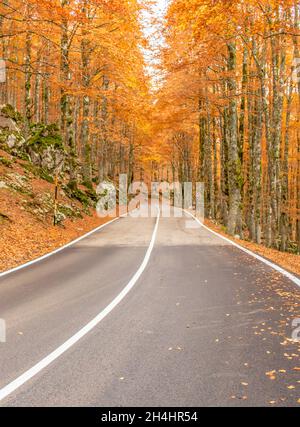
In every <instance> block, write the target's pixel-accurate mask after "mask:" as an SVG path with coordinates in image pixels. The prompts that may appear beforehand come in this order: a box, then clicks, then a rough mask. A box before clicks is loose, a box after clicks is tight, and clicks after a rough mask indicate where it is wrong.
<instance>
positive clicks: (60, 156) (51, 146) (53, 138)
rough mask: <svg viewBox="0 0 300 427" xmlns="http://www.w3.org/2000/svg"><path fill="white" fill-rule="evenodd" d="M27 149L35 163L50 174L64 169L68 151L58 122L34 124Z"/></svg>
mask: <svg viewBox="0 0 300 427" xmlns="http://www.w3.org/2000/svg"><path fill="white" fill-rule="evenodd" d="M26 150H27V152H28V153H29V154H30V157H31V160H32V162H33V164H35V165H36V166H39V167H40V168H42V169H43V170H45V171H48V172H50V174H53V173H57V172H59V171H61V170H62V168H63V165H64V160H65V155H66V153H65V150H64V146H63V140H62V137H61V134H60V132H59V129H58V126H57V125H56V124H51V125H44V124H42V123H38V124H35V125H32V126H31V136H30V137H29V138H28V140H27V143H26Z"/></svg>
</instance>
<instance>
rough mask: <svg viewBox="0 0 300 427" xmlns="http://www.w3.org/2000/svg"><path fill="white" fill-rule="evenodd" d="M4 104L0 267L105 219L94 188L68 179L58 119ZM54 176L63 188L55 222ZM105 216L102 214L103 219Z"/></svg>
mask: <svg viewBox="0 0 300 427" xmlns="http://www.w3.org/2000/svg"><path fill="white" fill-rule="evenodd" d="M27 132H28V136H27V137H26V129H25V126H24V123H23V120H22V117H21V115H20V114H19V113H18V112H16V111H15V110H14V109H13V108H12V107H11V106H2V107H0V246H1V248H4V249H3V250H2V252H1V254H0V270H5V269H7V268H10V267H12V266H15V265H18V264H20V263H22V262H25V261H27V260H29V259H32V258H35V257H37V256H39V255H41V254H43V253H46V252H48V251H49V250H51V249H53V248H55V247H57V246H59V245H62V244H63V243H65V242H67V241H69V240H72V239H73V238H75V237H77V236H78V235H80V234H83V233H84V232H85V231H88V230H90V229H92V228H94V227H96V226H97V225H99V224H100V223H101V220H100V219H99V218H97V217H96V215H95V209H94V207H95V204H96V202H97V196H96V192H95V188H92V187H90V188H87V187H85V186H84V185H80V184H79V185H78V186H77V187H76V188H71V187H70V186H69V184H68V171H66V170H65V167H64V163H65V158H66V153H65V151H64V148H63V145H62V139H61V136H60V134H59V132H58V128H57V127H56V126H55V125H49V126H45V125H43V124H35V125H32V126H31V128H30V129H29V131H27ZM55 176H57V177H58V182H59V187H58V188H59V190H58V201H57V211H56V216H55V220H56V223H57V226H55V227H54V226H53V223H54V212H55V209H54V194H55V185H54V181H55ZM79 182H80V177H79ZM102 222H103V220H102Z"/></svg>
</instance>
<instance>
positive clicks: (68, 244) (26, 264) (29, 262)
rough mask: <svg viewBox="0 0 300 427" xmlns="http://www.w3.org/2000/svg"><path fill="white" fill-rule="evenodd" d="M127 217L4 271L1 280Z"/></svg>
mask: <svg viewBox="0 0 300 427" xmlns="http://www.w3.org/2000/svg"><path fill="white" fill-rule="evenodd" d="M127 215H128V212H127V213H125V214H123V215H120V216H119V217H117V218H114V219H112V220H111V221H108V222H106V223H105V224H102V225H100V226H99V227H97V228H94V230H92V231H89V232H88V233H86V234H84V235H83V236H80V237H78V238H77V239H75V240H72V241H71V242H69V243H67V244H66V245H64V246H61V247H60V248H58V249H55V250H54V251H52V252H49V253H47V254H45V255H43V256H41V257H39V258H36V259H34V260H32V261H28V262H26V263H25V264H22V265H19V266H18V267H14V268H12V269H11V270H7V271H4V272H3V273H0V278H1V277H4V276H7V275H8V274H11V273H14V272H15V271H19V270H22V269H23V268H26V267H29V266H30V265H33V264H36V263H38V262H40V261H43V260H44V259H46V258H49V257H51V256H52V255H55V254H57V253H59V252H61V251H63V250H65V249H67V248H69V247H70V246H73V245H75V243H78V242H80V241H81V240H82V239H85V238H86V237H88V236H90V235H91V234H94V233H96V232H97V231H99V230H101V229H102V228H104V227H106V226H107V225H109V224H112V223H113V222H115V221H117V220H118V219H120V218H123V217H125V216H127Z"/></svg>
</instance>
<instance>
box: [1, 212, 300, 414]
mask: <svg viewBox="0 0 300 427" xmlns="http://www.w3.org/2000/svg"><path fill="white" fill-rule="evenodd" d="M187 220H188V218H187V217H186V216H185V215H184V216H183V217H181V218H179V217H178V218H176V217H171V218H163V217H161V218H160V219H159V218H131V217H124V218H121V219H119V220H118V221H116V222H114V223H112V224H110V225H108V226H106V227H105V228H103V229H102V230H100V231H98V232H96V233H94V234H93V235H91V236H89V237H87V238H85V239H83V240H81V241H80V242H78V243H77V244H75V245H73V246H71V247H68V248H67V249H65V250H64V251H62V252H60V253H58V254H56V255H53V256H51V257H49V258H47V259H45V260H43V261H41V262H39V263H36V264H34V265H32V266H30V267H27V268H24V269H22V270H20V271H17V272H15V273H12V274H9V275H7V276H4V277H2V278H1V279H0V317H1V318H3V319H5V321H6V324H7V342H6V343H0V389H1V390H0V399H1V403H0V404H1V405H3V406H78V405H80V406H203V405H204V406H215V405H217V406H253V405H255V406H265V405H266V406H268V405H277V406H278V405H279V406H281V405H282V406H294V405H297V401H298V399H299V398H300V392H299V388H300V371H299V369H295V368H299V366H300V361H299V355H300V345H299V343H295V342H292V341H291V340H290V338H291V334H292V325H291V323H292V320H293V319H294V318H297V317H299V318H300V310H299V288H297V286H296V284H295V283H292V282H291V281H290V280H289V279H287V278H286V277H284V276H282V275H281V274H280V273H278V272H276V271H275V270H273V269H272V268H270V267H269V266H267V265H265V264H264V263H262V262H260V261H259V260H257V259H255V258H253V257H251V256H250V255H247V254H245V253H244V252H242V251H240V250H239V249H238V248H236V247H234V246H232V245H231V244H230V243H228V242H226V241H224V240H223V239H221V238H220V237H217V236H215V235H213V234H212V233H211V232H209V231H208V230H206V229H204V228H197V227H191V223H190V222H189V223H187ZM187 225H189V226H188V227H187ZM151 244H152V246H151ZM137 273H138V274H137ZM128 286H129V287H128ZM126 287H127V288H126ZM124 288H125V293H124ZM116 298H117V300H116ZM118 298H119V299H118ZM111 304H113V305H111ZM107 307H109V310H108V311H107V312H106V311H105V312H103V310H107ZM101 313H102V314H101ZM99 314H100V315H101V316H100V318H99V317H98V318H97V316H99ZM95 318H96V319H98V320H97V321H95V324H93V325H90V328H89V330H88V331H86V330H82V328H84V327H85V325H88V324H89V322H90V321H91V320H92V319H95ZM79 331H81V335H82V336H80V339H79V338H78V335H76V334H78V332H79ZM74 336H75V337H76V336H77V338H78V340H75V341H74V343H71V344H70V345H69V346H67V347H62V346H64V345H66V343H68V342H69V341H68V340H69V339H70V338H71V337H74ZM58 348H60V349H61V350H62V351H61V354H59V355H57V354H56V356H57V357H55V358H53V361H51V363H50V362H49V364H46V366H44V367H43V366H41V365H39V363H40V362H41V361H43V360H44V359H45V358H47V356H49V355H51V354H53V352H55V351H56V350H57V349H58ZM33 368H34V369H35V370H34V372H33V371H32V369H33ZM30 370H31V371H30ZM28 372H30V375H29V376H28V378H27V379H26V378H25V377H24V376H23V377H22V375H23V374H24V373H25V375H26V373H28ZM22 378H23V380H22ZM10 387H11V388H10Z"/></svg>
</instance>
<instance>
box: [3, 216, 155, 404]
mask: <svg viewBox="0 0 300 427" xmlns="http://www.w3.org/2000/svg"><path fill="white" fill-rule="evenodd" d="M159 219H160V210H159V209H158V214H157V219H156V223H155V227H154V230H153V234H152V237H151V241H150V244H149V247H148V249H147V252H146V255H145V258H144V260H143V262H142V264H141V265H140V267H139V269H138V270H137V272H136V273H135V275H134V276H133V277H132V279H131V280H130V282H129V283H128V284H127V285H126V286H125V288H124V289H123V290H122V291H121V292H120V293H119V295H118V296H117V297H116V298H115V299H114V300H113V301H112V302H111V303H110V304H109V305H108V306H107V307H106V308H105V309H104V310H102V311H101V312H100V313H99V314H98V315H97V316H96V317H95V318H94V319H93V320H91V321H90V322H89V323H88V324H87V325H85V326H84V327H83V328H82V329H80V331H78V332H77V333H76V334H75V335H73V336H72V337H71V338H69V339H68V340H67V341H66V342H64V343H63V344H62V345H60V346H59V347H58V348H57V349H56V350H54V351H53V352H52V353H50V354H49V355H48V356H46V357H45V358H44V359H42V360H41V361H40V362H38V363H37V364H36V365H34V366H33V367H32V368H30V369H28V370H27V371H26V372H24V373H23V374H22V375H20V376H19V377H18V378H16V379H15V380H14V381H12V382H11V383H9V384H7V385H6V386H5V387H3V388H2V389H0V401H1V400H3V399H5V398H6V397H7V396H9V395H10V394H11V393H13V392H14V391H15V390H17V389H18V388H19V387H21V386H22V385H23V384H25V383H26V382H27V381H29V380H30V379H31V378H33V377H34V376H35V375H37V374H38V373H39V372H41V371H42V370H43V369H44V368H46V367H47V366H48V365H50V363H52V362H53V361H54V360H56V359H57V358H58V357H60V356H61V355H62V354H63V353H65V352H66V351H67V350H69V349H70V348H71V347H72V346H73V345H74V344H76V343H77V342H78V341H79V340H80V339H81V338H82V337H84V336H85V335H86V334H88V333H89V332H90V331H91V330H92V329H94V328H95V326H97V325H98V324H99V323H100V322H101V320H103V319H104V318H105V317H106V316H107V315H108V314H109V313H110V312H111V311H112V310H113V309H114V308H115V307H116V306H117V305H118V304H119V303H120V302H121V301H122V300H123V299H124V298H125V296H126V295H127V294H128V293H129V292H130V290H131V289H132V288H133V287H134V285H135V284H136V282H137V281H138V279H139V278H140V277H141V275H142V273H143V272H144V270H145V268H146V267H147V264H148V262H149V259H150V256H151V253H152V250H153V248H154V244H155V240H156V235H157V230H158V224H159Z"/></svg>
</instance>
